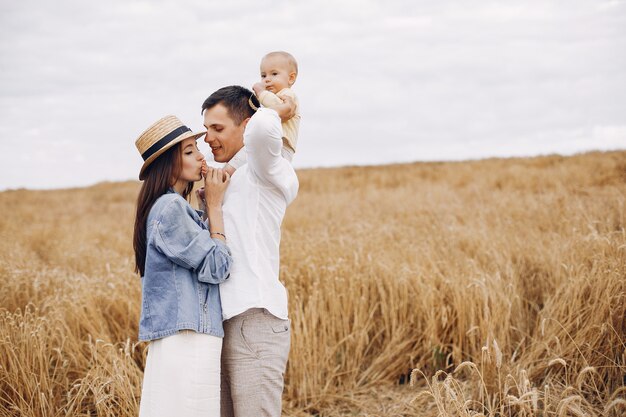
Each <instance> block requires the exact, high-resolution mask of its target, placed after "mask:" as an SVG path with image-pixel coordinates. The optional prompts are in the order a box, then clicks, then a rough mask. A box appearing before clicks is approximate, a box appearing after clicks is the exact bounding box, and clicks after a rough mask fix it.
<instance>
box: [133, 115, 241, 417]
mask: <svg viewBox="0 0 626 417" xmlns="http://www.w3.org/2000/svg"><path fill="white" fill-rule="evenodd" d="M203 135H204V132H203V133H193V132H191V129H189V128H188V127H186V126H185V125H183V124H182V123H181V122H180V120H178V119H177V118H176V117H174V116H167V117H164V118H162V119H161V120H159V121H157V122H156V123H154V124H153V125H152V126H150V127H149V128H148V129H147V130H146V131H145V132H144V133H142V134H141V136H139V138H138V139H137V141H136V143H135V144H136V146H137V149H138V150H139V153H140V154H141V156H142V157H143V159H144V164H143V166H142V167H141V171H140V173H139V179H140V180H143V181H144V182H143V185H142V187H141V191H140V192H139V197H138V199H137V216H136V219H135V233H134V240H133V246H134V249H135V262H136V270H137V272H138V273H139V274H140V275H141V277H142V306H141V318H140V322H139V340H144V341H150V344H149V346H148V357H147V361H146V368H145V372H144V380H143V388H142V397H141V405H140V411H139V415H140V416H141V417H153V416H196V415H203V416H219V414H220V353H221V348H222V337H223V336H224V331H223V328H222V311H221V305H220V297H219V291H218V284H219V283H221V282H224V281H225V280H226V279H227V278H228V277H229V274H230V267H231V263H232V259H231V255H230V251H229V249H228V247H227V246H226V240H225V239H226V236H225V234H224V223H223V219H222V209H221V206H222V200H223V197H224V192H225V190H226V187H227V186H228V183H229V180H230V177H229V176H228V174H226V173H223V172H222V170H220V169H213V168H208V167H207V166H206V162H205V160H204V156H203V155H202V154H201V153H200V151H199V150H198V148H197V146H196V140H197V139H198V138H199V137H201V136H203ZM203 175H204V187H205V199H206V207H207V209H206V213H205V214H206V215H207V216H208V220H207V221H206V222H203V221H202V219H201V218H200V216H199V214H198V212H196V211H195V210H193V209H192V208H191V206H190V205H189V203H188V201H187V199H188V197H189V194H190V192H191V190H192V188H193V183H194V182H195V181H198V180H200V179H202V176H203Z"/></svg>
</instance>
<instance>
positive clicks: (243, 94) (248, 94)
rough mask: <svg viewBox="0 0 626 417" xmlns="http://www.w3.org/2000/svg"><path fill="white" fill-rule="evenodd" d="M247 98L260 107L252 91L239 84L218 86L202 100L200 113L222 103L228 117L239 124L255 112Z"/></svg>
mask: <svg viewBox="0 0 626 417" xmlns="http://www.w3.org/2000/svg"><path fill="white" fill-rule="evenodd" d="M248 100H250V101H252V104H254V106H255V107H256V108H259V107H261V104H260V103H259V100H258V99H257V98H256V96H255V95H254V93H253V92H252V91H250V90H248V89H247V88H245V87H241V86H239V85H229V86H228V87H222V88H220V89H219V90H217V91H216V92H214V93H213V94H211V95H210V96H209V97H208V98H207V99H206V100H204V103H202V112H201V113H204V111H205V110H208V109H210V108H212V107H215V106H217V105H218V104H222V105H223V106H224V107H226V109H227V110H228V115H229V116H230V118H231V119H233V121H234V122H235V124H236V125H237V126H239V125H240V124H241V122H243V121H244V120H246V119H247V118H248V117H252V115H253V114H254V112H255V110H254V109H253V108H252V107H251V106H250V103H248Z"/></svg>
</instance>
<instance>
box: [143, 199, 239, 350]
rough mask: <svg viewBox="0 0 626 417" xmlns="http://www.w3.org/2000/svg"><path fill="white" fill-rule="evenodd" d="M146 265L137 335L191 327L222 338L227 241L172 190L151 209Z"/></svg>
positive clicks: (149, 337) (156, 334) (161, 334)
mask: <svg viewBox="0 0 626 417" xmlns="http://www.w3.org/2000/svg"><path fill="white" fill-rule="evenodd" d="M147 226H148V227H147V241H146V246H147V249H146V267H145V271H144V276H143V277H142V279H141V281H142V282H141V284H142V291H141V298H142V303H141V318H140V320H139V340H154V339H159V338H162V337H165V336H169V335H171V334H174V333H176V332H178V331H179V330H183V329H189V330H193V331H196V332H198V333H207V334H210V335H214V336H219V337H224V329H223V327H222V307H221V302H220V293H219V288H218V284H219V283H221V282H224V281H225V280H226V279H227V278H228V277H229V276H230V267H231V265H232V258H231V254H230V250H229V248H228V246H226V245H225V244H224V242H222V241H221V240H219V239H212V238H211V235H210V233H209V231H208V228H207V224H205V223H204V222H202V220H201V219H200V216H199V215H198V213H197V212H196V211H195V210H193V209H192V208H191V206H190V205H189V203H188V202H187V201H186V200H185V199H184V198H183V197H182V196H181V195H180V194H178V193H176V192H174V191H173V190H171V189H170V190H169V191H168V193H167V194H164V195H162V196H161V197H159V198H158V199H157V201H156V202H155V203H154V205H153V206H152V208H151V209H150V213H149V214H148V225H147Z"/></svg>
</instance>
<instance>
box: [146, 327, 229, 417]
mask: <svg viewBox="0 0 626 417" xmlns="http://www.w3.org/2000/svg"><path fill="white" fill-rule="evenodd" d="M221 351H222V338H220V337H216V336H211V335H208V334H202V333H196V332H194V331H190V330H184V331H181V332H178V333H176V334H175V335H172V336H167V337H164V338H163V339H158V340H153V341H152V342H150V345H149V346H148V357H147V359H146V369H145V371H144V376H143V387H142V390H141V404H140V406H139V416H140V417H174V416H176V417H179V416H180V417H192V416H193V417H196V416H198V417H199V416H202V417H219V415H220V354H221Z"/></svg>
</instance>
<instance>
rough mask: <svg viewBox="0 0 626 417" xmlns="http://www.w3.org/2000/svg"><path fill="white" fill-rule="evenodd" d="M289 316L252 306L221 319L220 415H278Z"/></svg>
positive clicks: (245, 416)
mask: <svg viewBox="0 0 626 417" xmlns="http://www.w3.org/2000/svg"><path fill="white" fill-rule="evenodd" d="M289 324H290V323H289V320H282V319H279V318H277V317H275V316H273V315H272V314H271V313H269V312H268V311H267V310H265V309H260V308H253V309H250V310H247V311H245V312H244V313H242V314H239V315H237V316H235V317H232V318H230V319H228V320H226V321H224V343H223V346H222V386H221V399H222V400H221V415H222V417H264V416H267V417H279V416H280V415H281V401H282V394H283V383H284V375H285V369H286V366H287V357H288V356H289V347H290V329H289V328H290V326H289Z"/></svg>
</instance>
